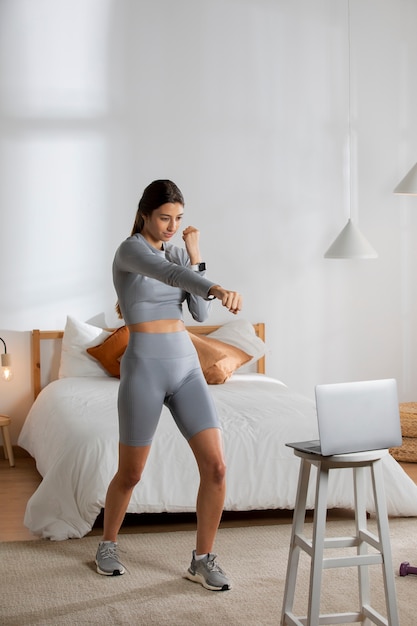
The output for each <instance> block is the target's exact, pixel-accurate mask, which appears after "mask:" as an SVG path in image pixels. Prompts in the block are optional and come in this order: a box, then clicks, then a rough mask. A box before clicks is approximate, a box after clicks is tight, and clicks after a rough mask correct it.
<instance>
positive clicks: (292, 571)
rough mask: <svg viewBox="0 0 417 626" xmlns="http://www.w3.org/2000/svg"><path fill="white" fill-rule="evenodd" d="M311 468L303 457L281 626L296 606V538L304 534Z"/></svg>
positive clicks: (298, 554) (297, 557)
mask: <svg viewBox="0 0 417 626" xmlns="http://www.w3.org/2000/svg"><path fill="white" fill-rule="evenodd" d="M310 469H311V465H310V463H309V462H307V461H305V459H301V463H300V471H299V475H298V487H297V496H296V501H295V507H294V514H293V523H292V530H291V540H290V550H289V555H288V565H287V575H286V579H285V590H284V598H283V603H282V614H281V626H284V624H286V618H285V615H286V613H287V612H292V610H293V606H294V596H295V586H296V582H297V571H298V562H299V558H300V547H299V546H297V545H296V543H295V539H296V537H297V535H300V534H302V532H303V528H304V522H305V513H306V503H307V491H308V483H309V479H310Z"/></svg>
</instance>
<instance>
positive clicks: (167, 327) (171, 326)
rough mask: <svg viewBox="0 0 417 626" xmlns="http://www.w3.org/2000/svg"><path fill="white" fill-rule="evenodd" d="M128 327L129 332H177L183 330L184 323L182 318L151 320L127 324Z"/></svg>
mask: <svg viewBox="0 0 417 626" xmlns="http://www.w3.org/2000/svg"><path fill="white" fill-rule="evenodd" d="M128 329H129V331H130V332H131V333H179V332H181V331H183V330H185V324H184V322H183V321H182V320H153V321H152V322H139V323H138V324H129V325H128Z"/></svg>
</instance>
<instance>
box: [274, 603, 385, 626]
mask: <svg viewBox="0 0 417 626" xmlns="http://www.w3.org/2000/svg"><path fill="white" fill-rule="evenodd" d="M365 617H368V618H369V619H371V620H372V621H373V623H374V624H377V626H389V624H388V621H387V620H386V619H385V617H383V616H382V615H380V614H379V613H378V612H377V611H374V610H373V609H372V608H371V607H369V606H364V607H363V612H362V613H361V612H356V613H353V612H352V613H326V614H325V615H320V618H319V624H329V625H330V624H356V623H357V622H360V621H363V619H364V618H365ZM285 620H286V621H285V623H286V624H289V625H290V626H308V618H307V616H303V617H296V616H295V615H294V613H290V612H287V613H285Z"/></svg>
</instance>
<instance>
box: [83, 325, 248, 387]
mask: <svg viewBox="0 0 417 626" xmlns="http://www.w3.org/2000/svg"><path fill="white" fill-rule="evenodd" d="M188 334H189V336H190V338H191V341H192V342H193V344H194V347H195V349H196V351H197V354H198V358H199V361H200V365H201V369H202V370H203V374H204V377H205V379H206V381H207V382H208V384H209V385H221V384H222V383H224V382H226V380H228V378H230V376H231V375H232V374H233V372H234V371H235V370H237V369H238V368H239V367H241V366H242V365H244V364H245V363H247V362H248V361H250V360H251V358H252V356H251V355H250V354H247V353H246V352H244V351H243V350H240V349H239V348H236V347H235V346H231V345H230V344H228V343H224V342H223V341H219V340H218V339H210V338H209V337H206V336H205V335H194V334H193V333H188ZM128 341H129V329H128V328H127V327H126V326H121V327H120V328H118V329H117V330H115V331H114V333H112V334H111V335H110V337H107V339H105V340H104V341H103V343H101V344H100V345H99V346H93V347H92V348H87V352H88V354H90V355H91V356H92V357H94V358H95V359H97V361H98V362H99V363H101V365H102V366H103V367H104V369H106V370H107V371H108V372H109V374H110V375H111V376H114V377H116V378H120V358H121V357H122V355H123V353H124V351H125V350H126V346H127V343H128Z"/></svg>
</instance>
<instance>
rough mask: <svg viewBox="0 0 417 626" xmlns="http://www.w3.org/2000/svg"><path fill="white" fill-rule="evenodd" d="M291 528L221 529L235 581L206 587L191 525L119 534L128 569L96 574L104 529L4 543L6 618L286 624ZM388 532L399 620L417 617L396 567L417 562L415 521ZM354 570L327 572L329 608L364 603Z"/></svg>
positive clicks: (0, 549) (345, 525)
mask: <svg viewBox="0 0 417 626" xmlns="http://www.w3.org/2000/svg"><path fill="white" fill-rule="evenodd" d="M370 528H371V529H374V528H375V523H374V521H371V522H370ZM290 532H291V527H290V525H289V524H285V525H277V526H252V527H245V528H227V529H222V530H220V531H219V534H218V538H217V542H216V551H217V552H218V553H219V555H221V559H220V558H219V562H220V563H221V565H222V566H223V568H224V569H225V570H226V571H227V573H228V575H230V577H231V578H232V580H233V589H232V590H231V591H226V592H213V591H207V590H205V589H203V588H202V587H201V586H200V585H198V584H196V583H192V582H190V581H188V580H186V579H184V578H183V573H184V570H185V568H186V567H187V566H188V564H189V559H190V557H191V554H190V553H191V550H192V548H193V544H194V532H191V531H178V532H166V533H145V534H130V535H121V536H120V548H121V550H122V559H123V562H124V564H125V565H126V567H127V569H128V571H127V573H126V574H125V575H123V576H119V577H105V576H99V575H98V574H96V572H95V566H94V563H93V560H94V555H95V550H96V546H97V537H86V538H84V539H73V540H67V541H62V542H51V541H45V540H39V541H27V542H11V543H1V544H0V558H1V567H2V576H1V583H0V624H2V625H3V626H25V625H30V626H33V625H36V624H42V625H51V626H52V625H53V626H57V625H60V624H68V625H71V626H78V625H79V624H97V625H100V626H106V625H117V624H129V625H130V626H134V625H145V626H151V625H153V624H155V625H158V626H161V625H165V624H167V625H169V626H187V625H191V624H193V625H195V624H197V625H199V626H211V625H216V626H219V625H223V624H224V625H227V626H233V625H254V626H268V625H270V624H271V625H272V624H279V621H280V612H281V603H282V597H283V591H284V581H285V572H286V564H287V556H288V546H289V539H290ZM352 532H353V521H351V520H347V521H345V520H343V521H334V522H330V523H329V524H328V533H327V534H328V535H329V536H330V535H333V536H346V535H350V534H352ZM390 534H391V545H392V551H393V566H394V569H395V573H396V588H397V598H398V607H399V614H400V623H401V625H402V626H415V625H416V624H417V576H413V575H409V576H407V577H400V576H399V575H398V567H399V565H400V563H401V562H402V561H410V563H411V564H412V565H413V563H414V564H415V565H417V520H415V519H402V518H401V519H394V520H390ZM326 552H327V551H326ZM329 554H330V552H329ZM339 554H340V552H339ZM344 554H346V551H345V552H344ZM309 563H310V560H309V558H308V557H307V556H306V555H304V554H303V555H302V558H301V560H300V574H299V578H298V580H299V581H300V583H301V584H300V585H299V588H298V590H297V608H298V609H299V610H298V611H297V614H305V611H306V598H307V590H308V570H309ZM370 571H371V580H372V589H373V590H372V594H373V595H372V604H373V606H374V607H375V608H376V609H378V610H379V611H380V612H382V613H383V614H384V615H385V614H386V613H385V604H384V594H383V584H382V576H381V566H379V565H377V566H372V567H370ZM356 572H357V569H356V568H345V569H343V570H325V571H324V572H323V579H324V584H323V593H322V605H321V606H322V608H321V610H322V611H324V612H332V611H351V610H355V609H357V608H358V606H357V605H358V600H357V582H356V581H357V577H356Z"/></svg>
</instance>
